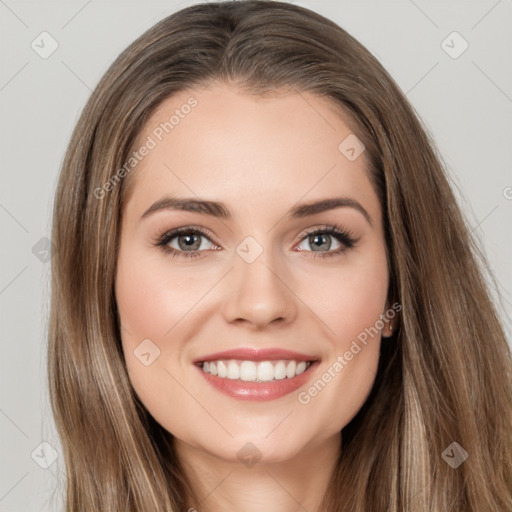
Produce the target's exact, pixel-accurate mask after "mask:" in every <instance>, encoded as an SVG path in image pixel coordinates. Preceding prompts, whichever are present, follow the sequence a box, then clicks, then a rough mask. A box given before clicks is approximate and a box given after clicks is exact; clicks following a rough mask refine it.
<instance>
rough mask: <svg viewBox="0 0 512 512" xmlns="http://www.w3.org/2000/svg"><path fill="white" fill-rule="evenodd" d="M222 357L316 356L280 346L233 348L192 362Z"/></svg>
mask: <svg viewBox="0 0 512 512" xmlns="http://www.w3.org/2000/svg"><path fill="white" fill-rule="evenodd" d="M222 359H241V360H244V361H272V360H279V359H293V360H294V361H315V360H316V359H318V357H316V356H311V355H308V354H301V353H299V352H293V351H291V350H284V349H281V348H261V349H258V348H235V349H231V350H224V351H223V352H215V353H214V354H208V355H206V356H202V357H198V358H196V359H194V363H195V364H197V363H202V362H204V361H219V360H222Z"/></svg>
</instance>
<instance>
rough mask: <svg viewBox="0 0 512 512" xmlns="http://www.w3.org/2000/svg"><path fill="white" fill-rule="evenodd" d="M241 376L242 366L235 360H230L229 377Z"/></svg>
mask: <svg viewBox="0 0 512 512" xmlns="http://www.w3.org/2000/svg"><path fill="white" fill-rule="evenodd" d="M239 378H240V366H238V365H237V364H236V363H235V361H229V363H228V379H232V380H235V379H239Z"/></svg>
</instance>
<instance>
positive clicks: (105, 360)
mask: <svg viewBox="0 0 512 512" xmlns="http://www.w3.org/2000/svg"><path fill="white" fill-rule="evenodd" d="M213 80H221V81H225V82H227V83H232V84H236V86H237V87H240V88H242V89H243V90H245V91H246V92H247V93H248V94H264V93H265V92H267V91H272V90H275V89H276V88H278V87H282V86H287V87H292V88H294V89H295V90H296V91H299V92H300V91H308V92H313V93H315V94H317V95H320V96H323V97H326V98H328V99H330V100H332V105H333V108H335V109H339V111H340V112H343V113H344V114H345V115H348V117H349V118H350V119H351V120H352V122H353V126H354V131H355V132H356V134H357V136H358V137H359V138H360V139H361V140H362V141H363V143H364V144H365V146H366V151H365V157H366V158H367V159H368V162H369V166H370V172H371V177H372V181H373V184H374V186H375V189H376V191H377V193H378V195H379V199H380V202H381V206H382V212H383V219H384V225H385V230H386V242H387V250H388V254H389V256H390V283H391V284H390V297H389V300H390V303H392V302H394V301H398V302H399V303H400V304H401V305H402V311H401V313H400V326H399V329H398V330H397V331H396V332H395V333H394V335H393V337H392V338H391V339H390V340H387V341H386V342H385V343H383V346H382V351H381V359H380V364H379V371H378V374H377V377H376V380H375V385H374V387H373V389H372V392H371V394H370V395H369V397H368V399H367V401H366V402H365V404H364V406H363V407H362V409H361V410H360V411H359V412H358V414H357V415H356V416H355V418H354V419H353V420H352V421H351V422H350V423H349V424H348V425H347V426H346V427H345V428H344V429H343V430H342V438H343V450H342V453H341V454H340V456H339V460H338V464H337V468H336V470H335V472H334V473H333V475H332V480H331V482H330V485H329V490H328V492H327V494H326V496H325V500H324V504H323V506H322V510H325V511H328V512H337V511H340V512H341V511H351V512H363V511H364V512H369V511H372V512H373V511H378V512H382V511H387V512H398V511H406V510H407V511H412V510H421V511H427V510H428V511H432V512H445V511H447V510H457V511H465V512H482V511H486V512H487V511H493V512H494V511H496V512H497V511H505V510H508V511H511V510H512V442H511V425H512V382H511V381H512V379H511V377H512V362H511V361H512V357H511V353H510V348H509V346H508V344H507V341H506V339H505V336H504V332H503V329H502V326H501V325H500V322H499V319H498V314H497V312H496V309H495V306H494V305H493V303H492V302H491V300H490V296H489V292H488V289H487V287H486V286H487V285H486V281H485V273H484V272H485V269H488V265H487V263H486V261H485V257H484V256H483V255H482V253H481V251H480V250H479V248H478V246H477V244H476V243H475V242H474V240H473V239H472V237H471V234H470V231H469V229H468V226H467V224H466V221H465V220H464V218H463V217H462V215H461V213H460V210H459V207H458V206H457V204H456V201H455V199H454V195H453V193H452V191H451V189H450V186H449V182H448V180H447V177H446V175H445V171H444V170H443V166H442V164H441V161H440V158H439V157H438V156H437V155H436V151H435V149H434V145H433V143H432V141H431V140H430V138H429V136H428V135H427V133H426V131H425V129H424V128H423V127H422V125H421V122H420V121H419V120H418V117H417V116H416V114H415V113H414V111H413V109H412V108H411V106H410V105H409V103H408V102H407V100H406V98H405V97H404V95H403V94H402V92H401V91H400V90H399V88H398V87H397V85H396V84H395V82H394V81H393V79H392V78H391V77H390V76H389V75H388V73H387V72H386V71H385V70H384V69H383V68H382V66H381V65H380V63H379V62H378V61H377V60H376V59H375V58H374V57H373V56H372V55H371V54H370V53H369V52H368V51H367V50H366V49H365V48H364V47H363V46H362V45H361V44H360V43H358V42H357V41H356V40H355V39H354V38H352V37H351V36H350V35H349V34H347V33H346V32H345V31H344V30H343V29H341V28H340V27H339V26H337V25H336V24H335V23H333V22H331V21H329V20H328V19H326V18H324V17H322V16H320V15H318V14H316V13H314V12H312V11H310V10H308V9H305V8H301V7H298V6H296V5H291V4H287V3H282V2H277V1H258V0H247V1H238V2H224V3H205V4H198V5H194V6H192V7H188V8H186V9H183V10H181V11H179V12H177V13H175V14H173V15H171V16H169V17H167V18H165V19H163V20H162V21H160V22H159V23H158V24H156V25H155V26H154V27H152V28H151V29H150V30H148V31H147V32H146V33H144V34H143V35H142V36H141V37H139V38H138V39H137V40H136V41H135V42H134V43H133V44H131V45H130V46H129V47H128V48H127V49H126V50H125V51H124V52H123V53H122V54H121V55H120V56H119V57H118V59H117V60H116V61H115V62H114V63H113V64H112V66H111V67H110V68H109V69H108V71H107V72H106V74H105V75H104V76H103V78H102V79H101V81H100V83H99V84H98V86H97V87H96V89H95V90H94V92H93V93H92V95H91V97H90V99H89V101H88V103H87V104H86V106H85V108H84V110H83V112H82V114H81V117H80V119H79V121H78V123H77V126H76V128H75V130H74V132H73V134H72V138H71V141H70V143H69V147H68V149H67V153H66V156H65V159H64V162H63V167H62V171H61V175H60V179H59V183H58V188H57V193H56V199H55V206H54V216H53V232H52V236H53V242H54V244H55V246H56V254H55V256H54V258H53V259H52V299H51V314H50V326H49V353H48V355H49V359H48V372H49V384H50V393H51V403H52V409H53V413H54V416H55V421H56V425H57V428H58V433H59V435H60V438H61V441H62V447H63V453H64V459H65V465H66V474H67V480H66V507H67V508H66V510H67V511H68V512H81V511H83V512H95V511H98V512H99V511H102V512H105V511H110V512H114V511H115V512H118V511H144V512H150V511H155V512H156V511H159V512H163V511H168V512H170V511H174V512H177V511H182V510H185V506H186V504H185V503H184V502H183V498H182V496H183V495H184V494H185V490H186V491H187V492H191V490H190V486H189V484H188V482H187V480H186V478H185V476H184V472H183V469H182V467H181V466H180V461H179V460H177V457H176V456H175V454H174V451H173V446H172V436H171V435H170V434H169V433H168V432H166V431H165V430H164V429H163V428H162V427H161V426H160V425H158V424H157V423H156V422H155V420H154V419H153V418H152V417H151V416H150V415H149V413H148V412H147V411H146V409H145V408H144V407H143V405H142V404H141V403H140V402H139V400H138V398H137V396H136V395H135V393H134V391H133V389H132V387H131V384H130V381H129V378H128V375H127V371H126V368H125V364H124V358H123V353H122V349H121V344H120V337H121V333H120V325H119V321H118V317H117V311H116V301H115V295H114V279H115V270H116V260H117V251H118V235H119V226H120V214H121V207H122V204H123V201H124V200H125V199H126V184H127V182H129V181H130V180H131V178H132V176H131V175H129V176H127V177H126V178H124V179H119V176H120V175H119V169H121V168H122V166H123V165H124V162H126V160H127V157H128V155H129V154H130V152H131V151H132V149H133V148H132V146H133V145H134V142H135V140H136V137H137V135H138V133H139V131H140V128H141V127H142V126H143V125H144V122H145V121H146V120H147V119H148V117H149V116H150V115H151V113H152V112H153V111H154V110H155V108H156V107H157V106H158V105H159V104H160V103H161V102H162V101H163V100H164V99H165V98H167V97H169V96H170V95H172V94H173V93H176V92H178V91H181V90H185V89H187V88H190V87H197V86H206V85H207V84H208V83H210V82H212V81H213ZM116 173H117V178H116V179H117V182H116V183H114V184H113V185H112V186H111V187H108V190H107V192H105V187H104V184H105V183H107V182H109V180H110V182H111V183H112V181H111V180H112V177H113V176H114V175H116ZM102 187H103V188H102ZM98 190H100V192H101V190H103V192H101V193H99V192H98ZM453 442H456V443H458V445H460V446H461V447H462V448H463V449H464V450H465V451H466V452H467V454H468V458H467V460H466V461H465V462H464V463H462V464H461V465H460V466H459V467H457V468H456V469H454V468H453V467H451V466H450V464H448V463H447V461H446V460H447V459H446V457H445V456H443V455H444V454H445V451H446V449H447V448H448V450H450V446H451V447H452V448H451V450H452V452H448V453H450V455H449V456H452V454H453V449H454V448H453V446H454V445H452V443H453ZM456 449H457V448H456Z"/></svg>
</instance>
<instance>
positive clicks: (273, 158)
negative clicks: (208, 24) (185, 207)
mask: <svg viewBox="0 0 512 512" xmlns="http://www.w3.org/2000/svg"><path fill="white" fill-rule="evenodd" d="M349 123H350V120H349V118H348V116H343V115H341V114H340V109H339V108H338V107H337V106H336V105H334V104H333V103H332V102H331V101H330V100H329V99H327V98H323V97H320V96H317V95H313V94H311V93H305V92H298V91H295V90H293V89H288V90H285V89H282V90H279V91H276V92H275V93H274V94H271V95H266V96H264V97H262V96H256V95H249V94H246V93H244V92H242V91H241V90H240V89H238V88H236V87H233V86H229V85H226V84H216V85H215V86H213V87H209V88H207V89H204V90H193V89H190V90H187V91H181V92H179V93H177V94H175V95H173V96H171V97H169V98H167V99H166V100H164V101H163V102H162V103H161V104H160V105H159V107H158V108H157V109H156V110H155V112H154V113H153V114H152V115H151V117H150V118H149V119H148V120H147V122H146V123H145V125H144V127H143V128H142V130H141V131H140V133H139V135H138V138H137V141H136V143H135V145H134V149H135V150H136V151H137V149H141V148H143V147H144V146H146V147H148V148H150V149H149V150H145V151H144V153H145V155H144V156H143V157H141V158H140V162H139V163H138V164H137V167H136V169H135V170H134V171H133V172H132V174H131V175H129V181H130V182H131V183H130V188H131V190H130V196H129V200H128V201H127V202H128V203H130V204H131V205H132V206H133V207H134V208H136V209H137V210H138V211H140V209H141V208H143V207H144V205H146V207H147V203H148V202H150V201H155V200H157V199H159V198H160V197H161V196H162V195H164V194H172V195H182V196H183V195H186V196H193V195H197V196H200V197H201V198H206V199H212V200H222V201H223V202H225V203H227V204H232V205H233V209H234V210H235V212H236V210H237V209H238V210H239V213H240V214H244V213H248V212H250V211H252V212H254V211H260V209H261V208H262V207H263V208H265V209H267V210H268V209H272V208H273V207H274V206H277V205H279V204H284V203H286V205H288V206H289V205H291V204H293V203H295V202H297V201H299V200H301V199H303V200H314V199H318V198H322V199H323V198H325V197H326V196H327V197H328V196H332V195H335V194H343V195H346V196H353V197H355V198H356V199H357V200H360V201H364V202H365V203H366V207H367V209H368V210H373V211H370V214H371V215H372V216H375V217H378V216H379V215H378V209H379V206H378V204H377V203H378V200H377V196H376V194H375V193H374V191H373V189H372V185H371V183H370V180H369V176H368V171H367V162H366V159H365V154H364V151H363V152H362V154H361V155H360V156H359V157H357V158H356V159H353V158H347V153H346V152H345V150H346V146H347V143H345V142H344V141H347V140H348V141H349V142H350V143H351V144H352V146H354V141H356V142H355V146H354V147H355V149H356V151H359V150H360V149H362V148H361V147H358V146H357V139H353V138H354V137H355V135H354V133H353V131H352V128H351V126H349ZM350 124H351V123H350ZM349 145H350V144H349ZM356 154H357V153H356ZM349 156H351V155H350V154H349Z"/></svg>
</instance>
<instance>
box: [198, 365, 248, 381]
mask: <svg viewBox="0 0 512 512" xmlns="http://www.w3.org/2000/svg"><path fill="white" fill-rule="evenodd" d="M203 370H204V365H203ZM204 371H205V372H206V373H208V370H204ZM256 376H257V369H256V363H254V362H253V361H243V362H242V364H241V365H240V378H241V379H242V380H245V381H254V380H256Z"/></svg>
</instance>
